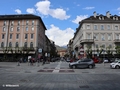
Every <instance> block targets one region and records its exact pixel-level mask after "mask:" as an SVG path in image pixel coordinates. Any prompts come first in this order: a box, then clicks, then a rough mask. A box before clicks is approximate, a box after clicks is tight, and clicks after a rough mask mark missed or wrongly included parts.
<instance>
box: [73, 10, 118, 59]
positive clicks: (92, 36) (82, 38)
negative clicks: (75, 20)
mask: <svg viewBox="0 0 120 90" xmlns="http://www.w3.org/2000/svg"><path fill="white" fill-rule="evenodd" d="M93 14H94V15H93V16H90V17H89V18H86V19H84V20H82V21H81V22H79V27H78V28H77V29H76V33H75V35H74V38H73V49H74V52H75V54H76V57H78V56H79V55H81V54H86V50H87V49H88V46H90V47H91V50H92V54H93V55H95V56H99V53H98V51H97V50H99V49H100V48H102V49H103V51H104V52H102V53H104V54H105V55H107V52H106V50H107V48H108V47H109V49H110V50H111V51H113V54H115V51H114V50H115V47H116V46H118V45H120V16H117V15H111V14H110V12H109V11H108V12H106V16H105V15H102V14H100V15H98V14H96V12H94V13H93ZM89 49H90V48H89Z"/></svg>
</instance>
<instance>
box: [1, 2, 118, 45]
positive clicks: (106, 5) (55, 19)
mask: <svg viewBox="0 0 120 90" xmlns="http://www.w3.org/2000/svg"><path fill="white" fill-rule="evenodd" d="M94 11H96V12H97V13H98V14H103V15H106V12H107V11H110V13H111V14H112V15H114V14H116V15H120V0H2V1H1V2H0V15H5V14H7V15H8V14H35V15H38V16H40V17H41V18H42V20H43V22H44V24H45V26H46V28H47V30H46V35H47V36H48V38H49V39H51V40H53V41H55V44H57V45H59V46H63V45H67V44H68V42H69V40H70V39H71V38H73V36H74V33H75V31H76V28H77V27H78V25H79V24H78V22H79V21H81V20H83V19H85V18H87V17H89V16H91V15H93V12H94Z"/></svg>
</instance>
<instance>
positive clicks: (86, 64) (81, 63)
mask: <svg viewBox="0 0 120 90" xmlns="http://www.w3.org/2000/svg"><path fill="white" fill-rule="evenodd" d="M69 67H70V68H94V67H95V63H94V61H93V60H92V59H88V58H84V59H80V60H78V61H76V62H71V63H69Z"/></svg>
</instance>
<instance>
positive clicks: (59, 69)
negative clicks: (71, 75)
mask: <svg viewBox="0 0 120 90" xmlns="http://www.w3.org/2000/svg"><path fill="white" fill-rule="evenodd" d="M54 63H55V64H56V66H54V67H44V68H43V69H41V70H39V71H38V72H51V73H60V72H74V70H73V69H70V68H68V67H63V66H62V65H63V64H68V62H63V61H60V62H52V63H51V64H54ZM67 66H68V65H67Z"/></svg>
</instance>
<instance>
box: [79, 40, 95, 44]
mask: <svg viewBox="0 0 120 90" xmlns="http://www.w3.org/2000/svg"><path fill="white" fill-rule="evenodd" d="M80 43H94V39H83V40H81V41H80Z"/></svg>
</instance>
